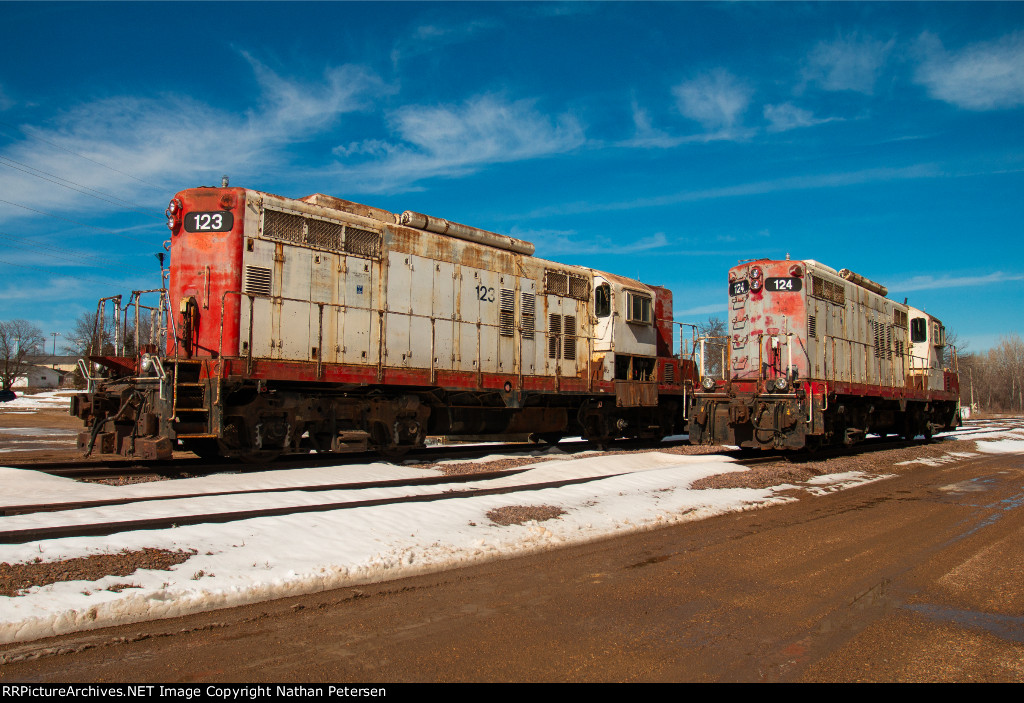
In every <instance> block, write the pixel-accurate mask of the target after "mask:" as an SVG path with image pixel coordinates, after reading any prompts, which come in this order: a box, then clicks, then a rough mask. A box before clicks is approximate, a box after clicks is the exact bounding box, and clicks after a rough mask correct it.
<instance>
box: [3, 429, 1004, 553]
mask: <svg viewBox="0 0 1024 703" xmlns="http://www.w3.org/2000/svg"><path fill="white" fill-rule="evenodd" d="M990 431H993V432H994V431H999V430H998V429H996V430H990ZM914 444H916V442H909V441H891V440H889V441H886V440H884V439H882V438H872V439H870V440H867V441H865V442H862V443H860V444H858V445H856V446H855V447H852V448H838V449H836V450H829V451H820V452H815V453H813V454H793V453H792V452H788V453H784V452H778V453H772V454H767V455H765V454H761V455H759V456H750V454H749V452H741V451H734V452H728V453H726V455H727V456H730V457H731V458H733V459H735V460H736V462H737V463H739V464H741V465H743V466H756V465H761V464H770V463H779V462H787V463H799V462H802V461H818V460H821V459H826V458H831V457H834V456H848V455H851V454H856V453H865V452H876V451H884V450H887V449H897V448H901V447H906V446H912V445H914ZM579 445H580V446H579V447H577V450H578V451H582V450H585V449H589V448H590V446H589V445H588V444H586V443H582V442H581V443H579ZM533 446H535V445H522V444H518V445H488V446H486V447H480V446H475V447H460V448H459V449H460V450H461V452H459V453H468V454H469V455H471V456H472V455H474V454H483V455H486V454H489V453H509V452H515V451H522V450H523V449H524V447H533ZM623 446H624V445H623ZM634 446H635V445H634ZM452 449H453V447H451V446H445V447H436V448H431V450H430V452H429V454H431V455H435V454H436V455H437V456H435V458H438V459H439V458H442V457H444V458H450V457H451V456H452V454H453V452H452V451H451V450H452ZM330 458H331V459H332V460H333V461H334V463H337V459H338V457H337V456H332V457H330ZM364 461H365V459H364ZM125 463H126V464H132V467H133V468H136V467H137V464H135V463H133V462H125ZM178 463H179V464H180V462H178ZM207 463H208V462H207ZM322 463H324V462H322V461H321V462H315V463H314V464H313V465H317V464H322ZM353 463H354V462H353ZM218 466H219V467H220V468H219V470H221V471H223V468H224V467H223V465H220V464H219V465H218ZM272 466H273V468H286V467H285V466H284V465H281V464H277V463H275V464H273V465H272ZM145 468H146V469H147V470H149V471H152V470H153V469H152V468H150V467H149V466H148V465H147V467H145ZM194 468H195V467H191V468H189V471H190V472H191V471H192V470H194ZM236 468H237V465H236ZM524 471H526V469H521V468H516V469H505V470H501V471H488V472H479V473H472V474H462V475H455V476H426V477H418V478H402V479H386V480H375V481H363V482H348V483H332V484H320V485H313V486H285V487H273V488H257V489H239V490H228V491H216V492H211V493H197V494H195V493H192V494H190V493H179V494H165V495H156V496H140V497H125V498H113V499H100V500H82V501H64V502H59V503H39V504H22V505H12V506H5V507H3V508H0V513H2V514H3V515H5V516H16V515H25V514H32V513H41V512H51V513H58V512H67V511H71V510H88V509H94V508H105V507H116V506H123V505H131V504H142V503H153V502H161V501H164V502H166V501H174V500H184V499H204V498H215V497H229V496H242V495H260V494H273V493H299V494H310V493H328V492H331V491H349V492H355V493H357V494H358V493H359V492H364V491H369V490H372V489H406V488H413V489H415V488H419V487H426V486H432V485H446V486H449V487H448V488H447V489H446V490H443V491H438V492H427V493H417V494H408V495H399V496H389V497H377V498H361V497H359V496H351V495H349V496H346V497H345V498H344V499H341V500H327V501H322V502H315V503H311V504H300V505H287V506H273V507H266V508H246V509H237V510H218V511H213V512H204V513H200V514H175V515H168V516H164V517H154V518H143V519H113V520H110V519H106V520H101V521H97V522H89V523H85V524H71V525H68V524H65V525H51V526H28V527H22V528H14V529H7V530H0V543H6V544H22V543H25V542H31V541H35V540H41V539H55V538H65V537H79V536H97V535H109V534H115V533H117V532H124V531H130V530H155V529H166V528H169V527H175V526H182V525H195V524H202V523H224V522H233V521H237V520H245V519H249V518H255V517H272V516H280V515H291V514H298V513H306V512H322V511H328V510H341V509H352V508H359V507H369V506H377V505H388V504H398V503H407V502H430V501H436V500H442V499H450V498H469V497H474V496H482V495H495V494H502V493H511V492H521V491H535V490H542V489H544V488H554V487H558V486H565V485H571V484H578V483H586V482H590V481H597V480H601V479H605V478H610V477H612V476H618V475H621V474H620V473H619V472H608V473H602V474H600V475H596V476H589V477H585V478H572V479H561V480H553V481H542V482H537V483H526V484H515V485H500V486H487V485H481V486H474V487H467V488H464V489H462V490H459V489H457V488H452V487H451V486H452V485H453V484H454V485H456V486H457V485H459V484H463V485H465V484H469V483H484V484H486V483H487V482H489V481H494V480H496V479H502V478H507V477H510V476H514V475H516V474H520V473H523V472H524Z"/></svg>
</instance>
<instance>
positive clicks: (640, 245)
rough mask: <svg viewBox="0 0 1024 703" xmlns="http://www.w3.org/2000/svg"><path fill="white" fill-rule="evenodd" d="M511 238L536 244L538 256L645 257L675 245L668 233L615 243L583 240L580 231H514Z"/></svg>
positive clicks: (603, 239) (602, 238) (593, 238)
mask: <svg viewBox="0 0 1024 703" xmlns="http://www.w3.org/2000/svg"><path fill="white" fill-rule="evenodd" d="M509 234H510V235H511V236H513V237H515V238H517V239H525V240H526V241H528V242H533V243H534V244H535V245H536V247H537V251H538V256H554V255H562V254H575V255H581V254H612V255H615V256H624V255H629V254H642V253H645V252H648V251H653V250H655V249H662V248H664V247H667V246H669V245H670V244H672V242H671V241H670V240H669V238H668V237H666V236H665V233H664V232H655V233H654V234H652V235H649V236H646V237H640V238H639V239H636V240H634V241H632V242H628V241H624V240H621V239H618V240H615V241H612V239H610V238H609V237H606V236H586V237H585V238H584V237H579V233H578V232H576V230H553V229H542V230H526V229H522V228H519V227H513V228H512V230H511V232H510V233H509Z"/></svg>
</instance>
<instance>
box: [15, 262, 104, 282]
mask: <svg viewBox="0 0 1024 703" xmlns="http://www.w3.org/2000/svg"><path fill="white" fill-rule="evenodd" d="M0 264H7V265H8V266H16V267H17V268H21V269H33V270H35V271H45V272H46V273H49V274H53V275H54V276H59V277H61V278H74V279H76V280H79V281H85V282H86V283H94V284H98V285H101V286H109V285H110V284H111V282H116V279H114V278H113V277H111V278H109V279H107V280H105V281H100V280H97V279H95V278H86V277H85V276H76V275H74V274H73V273H60V272H58V271H54V270H53V269H48V268H43V267H42V266H32V265H30V264H16V263H14V262H13V261H7V260H5V259H0Z"/></svg>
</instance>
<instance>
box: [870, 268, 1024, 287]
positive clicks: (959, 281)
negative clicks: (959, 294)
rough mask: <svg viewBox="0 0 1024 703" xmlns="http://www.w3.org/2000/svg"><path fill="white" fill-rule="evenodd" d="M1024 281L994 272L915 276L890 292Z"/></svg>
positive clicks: (1010, 275)
mask: <svg viewBox="0 0 1024 703" xmlns="http://www.w3.org/2000/svg"><path fill="white" fill-rule="evenodd" d="M1009 281H1024V274H1019V273H1005V272H1003V271H994V272H992V273H989V274H985V275H984V276H940V277H935V276H914V277H912V278H908V279H906V280H905V281H899V282H896V283H893V284H892V285H890V286H889V290H890V291H899V292H907V291H915V290H932V289H935V288H963V287H967V286H987V285H991V284H993V283H1006V282H1009Z"/></svg>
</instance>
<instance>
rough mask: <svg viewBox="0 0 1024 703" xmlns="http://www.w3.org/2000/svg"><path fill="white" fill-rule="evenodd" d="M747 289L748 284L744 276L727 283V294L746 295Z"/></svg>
mask: <svg viewBox="0 0 1024 703" xmlns="http://www.w3.org/2000/svg"><path fill="white" fill-rule="evenodd" d="M748 290H750V284H749V283H747V279H745V278H744V279H741V280H739V281H733V282H732V283H730V284H729V295H746V293H747V291H748Z"/></svg>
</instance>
